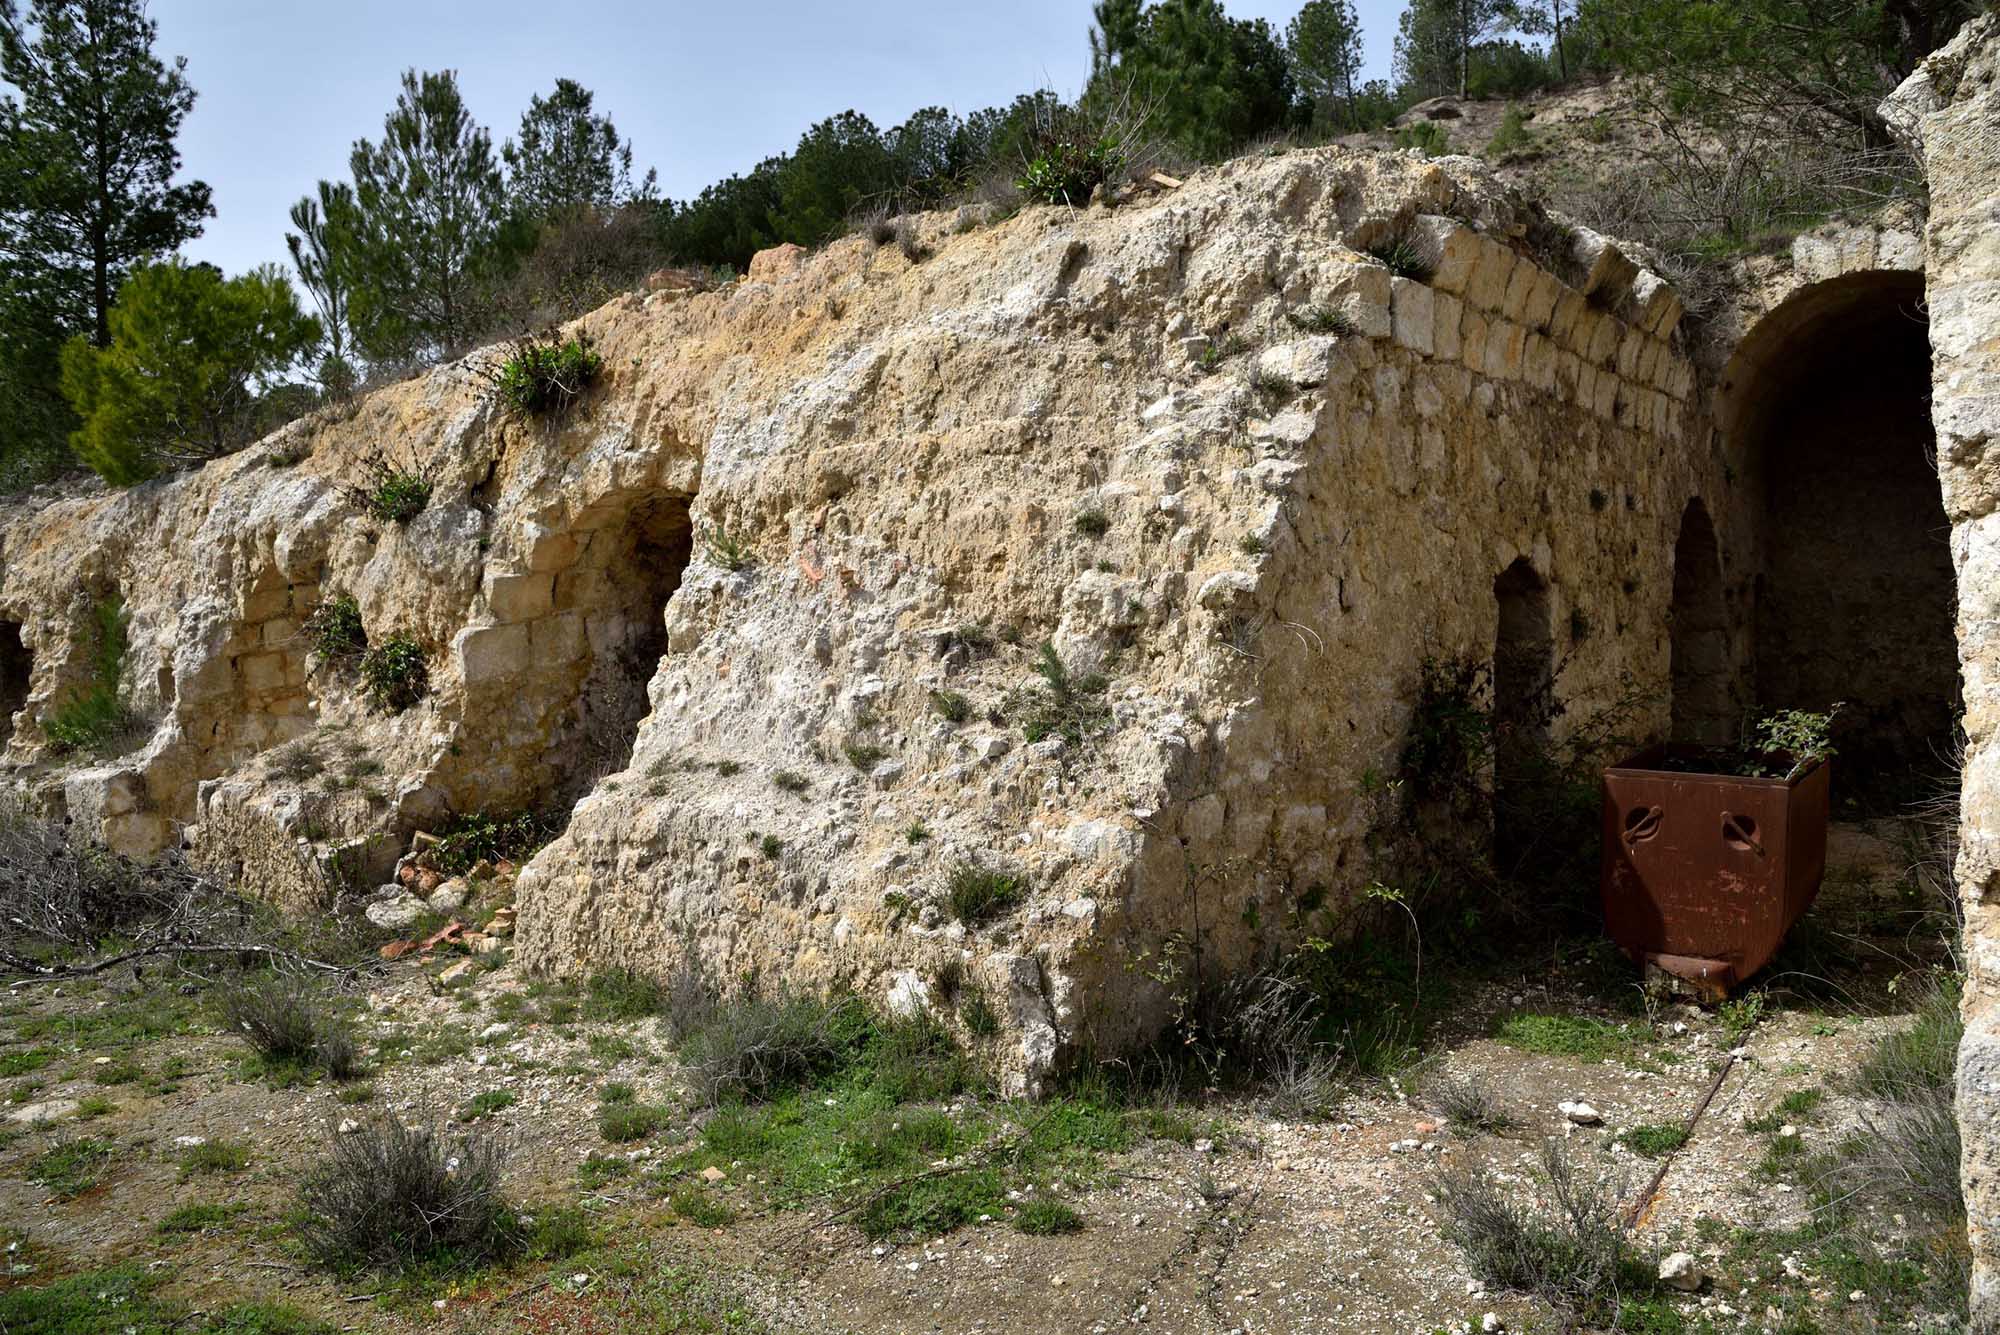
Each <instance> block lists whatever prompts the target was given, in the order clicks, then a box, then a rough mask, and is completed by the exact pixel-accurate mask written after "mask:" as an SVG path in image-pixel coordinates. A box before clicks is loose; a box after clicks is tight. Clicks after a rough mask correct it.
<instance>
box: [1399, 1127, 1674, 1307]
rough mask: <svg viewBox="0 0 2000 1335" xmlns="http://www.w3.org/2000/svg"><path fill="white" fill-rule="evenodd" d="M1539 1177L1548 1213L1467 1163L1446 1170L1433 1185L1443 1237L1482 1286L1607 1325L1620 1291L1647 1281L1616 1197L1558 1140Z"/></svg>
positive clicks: (1547, 1148)
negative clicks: (1502, 1289)
mask: <svg viewBox="0 0 2000 1335" xmlns="http://www.w3.org/2000/svg"><path fill="white" fill-rule="evenodd" d="M1542 1172H1543V1174H1544V1176H1545V1177H1546V1179H1547V1181H1546V1184H1545V1185H1546V1187H1547V1192H1548V1196H1549V1200H1550V1204H1549V1206H1548V1207H1547V1208H1536V1207H1534V1206H1529V1205H1523V1204H1519V1203H1517V1202H1516V1201H1515V1200H1514V1199H1513V1198H1512V1197H1511V1196H1509V1195H1508V1193H1507V1191H1506V1189H1505V1188H1504V1187H1502V1186H1501V1185H1500V1184H1499V1183H1498V1182H1496V1181H1495V1180H1494V1179H1493V1178H1492V1177H1491V1176H1489V1175H1488V1174H1487V1173H1485V1172H1484V1171H1482V1170H1480V1169H1479V1168H1476V1167H1474V1166H1472V1165H1471V1164H1466V1163H1461V1164H1459V1165H1457V1166H1454V1167H1452V1168H1448V1169H1446V1170H1444V1171H1443V1172H1442V1173H1440V1174H1439V1175H1438V1177H1437V1179H1436V1182H1435V1188H1436V1192H1437V1198H1438V1204H1439V1206H1440V1207H1441V1208H1442V1210H1443V1211H1444V1221H1445V1237H1446V1238H1447V1239H1448V1240H1450V1241H1451V1242H1452V1243H1454V1244H1456V1245H1457V1246H1458V1247H1459V1249H1460V1250H1462V1251H1463V1252H1464V1253H1465V1259H1466V1263H1467V1264H1468V1265H1469V1266H1471V1268H1472V1272H1473V1273H1474V1274H1475V1275H1478V1276H1479V1277H1480V1278H1482V1279H1484V1280H1486V1281H1487V1282H1489V1283H1492V1284H1499V1285H1503V1286H1505V1287H1507V1288H1510V1289H1516V1290H1519V1291H1521V1292H1523V1293H1532V1294H1536V1295H1537V1296H1539V1297H1541V1298H1544V1299H1546V1300H1547V1301H1548V1302H1550V1303H1552V1304H1554V1305H1555V1306H1557V1307H1559V1308H1561V1309H1563V1310H1564V1311H1565V1312H1568V1313H1570V1314H1572V1315H1574V1316H1576V1317H1578V1318H1581V1319H1583V1320H1585V1321H1589V1322H1593V1323H1602V1324H1611V1323H1613V1322H1615V1320H1616V1317H1617V1313H1618V1312H1619V1310H1620V1308H1621V1306H1622V1301H1623V1294H1624V1293H1625V1292H1626V1291H1629V1290H1631V1289H1633V1288H1635V1287H1636V1286H1643V1285H1644V1284H1645V1283H1646V1280H1647V1278H1648V1277H1647V1276H1646V1275H1645V1267H1644V1262H1643V1260H1642V1259H1641V1258H1640V1257H1639V1256H1638V1255H1637V1254H1636V1253H1635V1252H1634V1251H1633V1250H1632V1247H1631V1245H1630V1244H1629V1243H1628V1242H1627V1241H1626V1237H1625V1231H1624V1229H1623V1228H1622V1227H1621V1226H1620V1220H1619V1212H1618V1203H1617V1199H1616V1195H1615V1193H1614V1192H1613V1191H1611V1190H1609V1189H1607V1188H1606V1187H1605V1186H1604V1185H1602V1184H1600V1183H1596V1182H1593V1181H1591V1180H1590V1179H1589V1178H1587V1177H1586V1176H1585V1174H1584V1171H1583V1169H1582V1167H1581V1166H1580V1165H1579V1164H1578V1163H1577V1162H1576V1161H1575V1160H1574V1159H1572V1158H1571V1157H1570V1154H1569V1151H1568V1150H1567V1149H1566V1148H1565V1147H1564V1146H1563V1144H1562V1142H1561V1141H1556V1140H1550V1141H1545V1142H1544V1143H1543V1145H1542Z"/></svg>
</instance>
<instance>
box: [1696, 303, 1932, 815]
mask: <svg viewBox="0 0 2000 1335" xmlns="http://www.w3.org/2000/svg"><path fill="white" fill-rule="evenodd" d="M1780 315H1783V316H1785V317H1786V318H1785V319H1783V320H1782V321H1780V320H1779V316H1780ZM1774 321H1775V322H1778V324H1779V327H1778V329H1777V330H1776V331H1775V336H1776V337H1778V338H1781V340H1782V341H1781V342H1778V343H1776V344H1774V343H1773V342H1772V338H1771V337H1762V338H1756V339H1753V343H1755V344H1758V345H1760V346H1757V347H1754V348H1753V349H1752V351H1753V352H1754V353H1755V354H1756V360H1757V363H1758V364H1757V365H1756V366H1755V368H1754V372H1753V375H1752V377H1751V378H1750V379H1749V380H1748V382H1747V383H1746V384H1744V385H1741V386H1732V392H1733V393H1736V394H1737V395H1739V401H1745V402H1748V403H1749V404H1750V407H1749V408H1748V409H1747V410H1746V411H1745V412H1744V413H1743V415H1742V420H1741V421H1740V422H1739V424H1738V438H1739V441H1740V443H1741V447H1742V449H1743V450H1744V451H1745V457H1746V458H1748V459H1750V460H1752V461H1753V462H1754V466H1755V467H1756V469H1757V472H1758V475H1759V481H1760V483H1761V491H1762V503H1763V525H1764V532H1763V568H1762V570H1761V572H1760V573H1759V576H1758V581H1757V604H1756V683H1755V684H1756V692H1755V694H1756V699H1757V702H1758V707H1759V709H1760V710H1762V711H1770V710H1773V709H1783V708H1791V709H1811V710H1824V709H1827V708H1829V707H1831V706H1832V705H1833V704H1835V703H1836V702H1841V703H1843V705H1844V708H1843V710H1842V712H1841V716H1840V718H1839V720H1838V721H1837V724H1836V728H1835V745H1836V747H1837V749H1838V751H1839V754H1840V760H1839V762H1837V763H1838V765H1839V769H1840V771H1841V773H1840V777H1839V780H1838V782H1839V783H1840V786H1841V788H1842V790H1843V791H1844V793H1845V794H1847V795H1850V796H1855V795H1859V796H1863V797H1874V798H1878V799H1886V798H1894V797H1896V796H1899V795H1901V794H1902V793H1904V792H1905V791H1907V788H1908V785H1909V783H1910V782H1911V781H1912V780H1914V779H1917V778H1919V777H1921V776H1925V775H1929V774H1933V773H1935V772H1936V771H1937V769H1938V768H1939V767H1940V764H1941V761H1942V758H1943V757H1944V756H1946V755H1947V754H1948V753H1949V750H1950V740H1951V733H1952V728H1953V719H1954V715H1955V711H1956V707H1957V701H1958V699H1959V679H1958V653H1957V642H1956V639H1955V636H1954V630H1953V626H1954V620H1955V590H1954V581H1953V572H1952V564H1951V552H1950V547H1949V534H1950V527H1949V525H1948V523H1947V521H1946V519H1945V514H1944V504H1943V500H1942V496H1941V493H1940V490H1939V486H1938V479H1937V471H1936V464H1935V441H1934V436H1933V433H1932V429H1931V415H1930V385H1931V362H1930V340H1929V330H1928V324H1927V319H1926V315H1925V311H1924V308H1923V279H1922V276H1921V275H1919V274H1914V273H1901V272H1894V273H1892V272H1868V273H1858V274H1850V275H1847V276H1845V277H1843V278H1838V279H1834V280H1832V281H1830V282H1826V283H1822V284H1819V285H1817V286H1816V287H1814V288H1811V289H1808V290H1807V291H1806V292H1804V293H1802V294H1800V295H1799V296H1797V297H1795V298H1793V299H1792V301H1791V302H1789V303H1787V306H1786V307H1785V308H1781V311H1780V312H1779V313H1777V314H1774V315H1773V317H1771V320H1767V322H1766V323H1767V324H1771V323H1773V322H1774ZM1762 332H1763V331H1762V330H1761V328H1760V334H1761V333H1762ZM1745 391H1748V392H1749V394H1751V395H1754V398H1753V399H1741V398H1740V396H1742V395H1743V394H1744V393H1745Z"/></svg>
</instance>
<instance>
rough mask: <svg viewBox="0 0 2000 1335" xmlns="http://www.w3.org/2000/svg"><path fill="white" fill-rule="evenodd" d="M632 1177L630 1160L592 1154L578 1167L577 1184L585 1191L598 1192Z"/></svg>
mask: <svg viewBox="0 0 2000 1335" xmlns="http://www.w3.org/2000/svg"><path fill="white" fill-rule="evenodd" d="M630 1176H632V1163H631V1161H630V1160H629V1159H617V1158H612V1157H610V1156H608V1155H603V1154H592V1155H590V1156H588V1157H587V1158H585V1159H584V1161H583V1162H582V1163H580V1164H578V1165H577V1169H576V1183H577V1185H578V1186H579V1187H581V1188H583V1189H584V1190H585V1191H598V1190H601V1189H602V1188H604V1187H606V1186H609V1185H610V1184H611V1183H613V1182H616V1181H618V1180H619V1179H621V1178H627V1177H630Z"/></svg>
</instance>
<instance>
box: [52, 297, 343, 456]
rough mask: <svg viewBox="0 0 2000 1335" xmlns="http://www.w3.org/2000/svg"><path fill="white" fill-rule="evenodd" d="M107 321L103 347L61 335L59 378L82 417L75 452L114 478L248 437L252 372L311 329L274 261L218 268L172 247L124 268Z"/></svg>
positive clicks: (287, 357) (275, 370) (255, 375)
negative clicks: (227, 270) (229, 270)
mask: <svg viewBox="0 0 2000 1335" xmlns="http://www.w3.org/2000/svg"><path fill="white" fill-rule="evenodd" d="M111 329H112V334H113V338H112V341H111V346H110V347H108V348H100V347H97V346H96V345H95V344H93V343H92V342H91V341H90V340H89V339H87V338H84V337H83V336H81V335H79V336H78V337H76V338H74V339H71V340H70V342H69V344H68V346H66V347H65V348H64V349H63V354H62V388H63V392H64V394H66V395H67V396H68V397H69V399H70V402H71V404H72V406H74V407H75V409H76V412H77V415H78V416H79V417H80V418H81V419H82V425H81V426H80V427H79V428H78V429H77V431H76V434H75V435H74V437H72V444H73V445H74V447H75V449H76V452H77V456H78V457H79V458H81V459H82V460H83V461H84V462H85V463H87V464H89V465H90V466H91V468H93V469H95V470H96V471H97V472H98V473H99V474H100V475H101V476H103V477H104V478H105V479H106V480H107V481H110V482H115V483H119V484H121V485H124V484H129V483H133V482H138V481H142V480H144V479H145V478H148V477H151V476H153V475H154V474H155V473H157V472H159V471H160V470H161V469H162V468H165V467H170V466H172V465H175V464H183V463H194V462H198V461H200V460H203V459H210V458H214V457H215V456H217V455H219V454H224V453H226V452H228V451H229V450H231V449H234V448H236V447H237V446H238V445H240V444H242V443H243V442H244V441H245V440H247V439H249V438H250V437H251V436H253V435H254V434H255V429H256V426H257V413H256V408H257V389H258V386H259V385H260V383H266V382H268V381H269V380H270V379H271V378H272V377H274V376H279V375H282V374H283V373H285V372H286V371H288V370H290V368H291V367H292V366H293V365H295V364H296V363H297V361H298V358H299V356H300V354H301V353H303V352H304V351H305V350H306V349H308V348H310V347H311V346H312V345H313V344H314V343H316V342H318V340H319V337H320V328H319V321H317V320H315V319H313V318H312V317H311V316H310V315H307V314H305V313H304V312H303V311H301V310H300V309H299V305H298V301H297V300H296V299H295V298H294V297H293V295H292V285H291V283H290V282H289V281H288V280H287V279H286V278H285V275H284V273H283V271H282V270H280V269H279V267H278V266H277V265H275V264H272V265H266V266H264V267H263V268H260V269H253V270H251V271H250V272H249V273H247V274H244V275H242V276H240V277H237V278H228V279H225V278H224V277H223V276H222V272H221V270H219V269H217V268H215V267H214V266H213V265H208V264H189V263H187V262H186V261H184V260H181V259H178V258H176V259H172V260H168V261H165V262H164V263H159V264H147V265H141V266H139V267H137V268H135V269H134V270H133V271H132V275H131V278H130V281H128V282H127V283H126V284H125V287H124V289H123V290H122V291H120V292H119V294H118V301H117V304H116V305H114V306H113V307H112V310H111Z"/></svg>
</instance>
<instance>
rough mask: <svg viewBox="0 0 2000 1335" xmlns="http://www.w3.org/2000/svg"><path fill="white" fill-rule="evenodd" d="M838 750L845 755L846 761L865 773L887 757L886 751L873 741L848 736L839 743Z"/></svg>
mask: <svg viewBox="0 0 2000 1335" xmlns="http://www.w3.org/2000/svg"><path fill="white" fill-rule="evenodd" d="M840 752H841V754H842V755H844V756H846V757H847V763H848V764H850V765H852V766H854V768H856V769H858V770H860V771H862V772H863V773H866V772H867V771H869V770H871V769H874V768H875V767H876V766H877V765H879V764H881V763H882V761H883V760H885V759H887V758H888V755H889V753H888V751H886V750H884V749H883V748H882V747H879V746H877V745H875V743H873V742H863V741H859V740H857V739H855V738H852V737H850V738H848V739H847V740H846V741H844V742H842V743H841V744H840Z"/></svg>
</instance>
